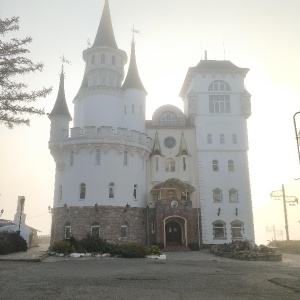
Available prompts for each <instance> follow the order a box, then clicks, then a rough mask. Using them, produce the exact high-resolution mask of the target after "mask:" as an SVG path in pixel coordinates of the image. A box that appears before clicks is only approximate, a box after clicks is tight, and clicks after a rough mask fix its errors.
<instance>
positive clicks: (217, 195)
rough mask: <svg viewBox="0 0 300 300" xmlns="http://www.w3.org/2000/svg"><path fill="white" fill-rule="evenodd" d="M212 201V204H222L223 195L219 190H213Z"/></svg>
mask: <svg viewBox="0 0 300 300" xmlns="http://www.w3.org/2000/svg"><path fill="white" fill-rule="evenodd" d="M213 199H214V202H222V201H223V194H222V190H221V189H219V188H215V189H214V190H213Z"/></svg>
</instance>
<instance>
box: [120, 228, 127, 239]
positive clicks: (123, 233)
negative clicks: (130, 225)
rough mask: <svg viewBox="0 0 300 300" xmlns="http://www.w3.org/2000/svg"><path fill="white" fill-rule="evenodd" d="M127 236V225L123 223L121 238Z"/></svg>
mask: <svg viewBox="0 0 300 300" xmlns="http://www.w3.org/2000/svg"><path fill="white" fill-rule="evenodd" d="M126 237H127V226H126V225H122V226H121V238H126Z"/></svg>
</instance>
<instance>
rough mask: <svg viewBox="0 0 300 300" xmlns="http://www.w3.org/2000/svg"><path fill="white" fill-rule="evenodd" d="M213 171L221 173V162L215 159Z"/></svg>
mask: <svg viewBox="0 0 300 300" xmlns="http://www.w3.org/2000/svg"><path fill="white" fill-rule="evenodd" d="M212 170H213V172H219V160H217V159H213V161H212Z"/></svg>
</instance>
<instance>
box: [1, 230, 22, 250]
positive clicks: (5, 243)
mask: <svg viewBox="0 0 300 300" xmlns="http://www.w3.org/2000/svg"><path fill="white" fill-rule="evenodd" d="M27 249H28V247H27V243H26V241H25V240H24V239H23V237H22V236H21V235H20V234H19V232H7V231H3V232H0V255H4V254H9V253H14V252H21V251H27Z"/></svg>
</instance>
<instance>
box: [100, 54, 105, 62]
mask: <svg viewBox="0 0 300 300" xmlns="http://www.w3.org/2000/svg"><path fill="white" fill-rule="evenodd" d="M101 64H105V54H104V53H102V54H101Z"/></svg>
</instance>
